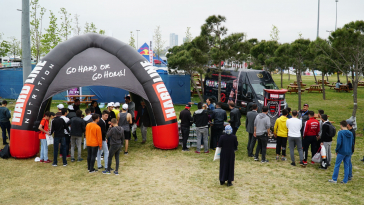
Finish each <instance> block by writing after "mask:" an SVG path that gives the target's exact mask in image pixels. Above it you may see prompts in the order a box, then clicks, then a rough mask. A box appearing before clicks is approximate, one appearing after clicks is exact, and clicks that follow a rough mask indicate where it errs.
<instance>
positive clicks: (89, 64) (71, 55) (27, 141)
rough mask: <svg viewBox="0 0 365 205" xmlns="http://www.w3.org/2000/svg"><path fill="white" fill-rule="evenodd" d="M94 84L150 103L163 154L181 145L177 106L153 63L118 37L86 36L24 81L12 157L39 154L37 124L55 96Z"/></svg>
mask: <svg viewBox="0 0 365 205" xmlns="http://www.w3.org/2000/svg"><path fill="white" fill-rule="evenodd" d="M89 85H102V86H110V87H117V88H121V89H125V90H128V91H130V92H132V93H134V94H137V95H139V96H141V97H142V98H144V99H145V100H147V101H148V107H149V108H150V109H149V112H150V116H151V117H152V118H153V119H152V120H151V121H152V135H153V143H154V145H155V146H156V147H157V148H160V149H173V148H176V147H177V146H178V142H179V137H178V127H177V120H176V115H175V110H174V107H173V103H172V100H171V97H170V95H169V93H168V91H167V89H166V87H165V85H164V83H163V81H162V79H161V77H160V76H159V74H158V73H156V71H155V70H154V69H153V67H152V66H151V64H150V63H149V62H148V61H146V59H145V58H144V57H142V56H141V55H140V54H139V53H138V52H137V51H136V50H135V49H133V48H132V47H131V46H129V45H127V44H125V43H123V42H121V41H119V40H117V39H115V38H112V37H108V36H104V35H99V34H85V35H82V36H77V37H73V38H71V39H69V40H67V41H65V42H63V43H61V44H59V45H57V46H56V47H55V48H54V49H53V50H52V51H51V52H50V53H48V54H47V55H46V56H45V57H44V58H43V59H42V60H41V61H40V62H39V63H38V64H37V66H36V67H35V68H34V69H33V71H32V72H31V74H30V75H29V76H28V78H27V80H26V81H25V84H24V86H23V88H22V91H21V93H20V95H19V97H18V100H17V102H16V105H15V110H14V114H13V119H12V127H11V136H12V137H11V147H10V152H11V154H12V156H15V157H17V158H28V157H32V156H34V155H36V154H37V153H38V152H39V140H38V133H37V132H35V131H34V123H35V122H36V121H37V120H39V119H40V118H42V116H43V113H44V111H45V109H46V107H47V106H48V105H49V102H50V99H51V97H52V96H53V95H55V94H57V93H59V92H62V91H64V90H67V89H69V88H73V87H81V86H89Z"/></svg>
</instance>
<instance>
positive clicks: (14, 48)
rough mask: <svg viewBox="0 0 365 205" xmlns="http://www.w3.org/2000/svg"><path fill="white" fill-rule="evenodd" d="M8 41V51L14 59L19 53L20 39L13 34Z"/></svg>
mask: <svg viewBox="0 0 365 205" xmlns="http://www.w3.org/2000/svg"><path fill="white" fill-rule="evenodd" d="M9 39H10V42H9V45H10V48H9V52H10V53H11V54H13V58H14V59H15V57H16V56H19V55H20V51H21V49H20V41H18V40H17V39H16V38H15V37H14V36H11V37H9Z"/></svg>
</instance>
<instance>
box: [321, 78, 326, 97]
mask: <svg viewBox="0 0 365 205" xmlns="http://www.w3.org/2000/svg"><path fill="white" fill-rule="evenodd" d="M322 94H323V100H326V90H325V89H324V72H322Z"/></svg>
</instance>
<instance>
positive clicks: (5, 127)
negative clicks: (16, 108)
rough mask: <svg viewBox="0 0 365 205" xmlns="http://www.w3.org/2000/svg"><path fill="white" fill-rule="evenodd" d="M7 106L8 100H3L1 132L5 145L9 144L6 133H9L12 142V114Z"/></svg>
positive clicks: (0, 118)
mask: <svg viewBox="0 0 365 205" xmlns="http://www.w3.org/2000/svg"><path fill="white" fill-rule="evenodd" d="M7 105H8V102H7V101H6V100H3V101H2V102H1V106H0V127H1V131H2V137H3V145H7V144H8V143H7V142H6V139H7V137H6V131H8V135H9V141H10V127H11V125H10V118H11V113H10V110H9V109H8V108H7V107H6V106H7Z"/></svg>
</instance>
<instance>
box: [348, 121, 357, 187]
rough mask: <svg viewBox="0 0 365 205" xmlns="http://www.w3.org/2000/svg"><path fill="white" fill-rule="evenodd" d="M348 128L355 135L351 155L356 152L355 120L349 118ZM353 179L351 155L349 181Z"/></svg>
mask: <svg viewBox="0 0 365 205" xmlns="http://www.w3.org/2000/svg"><path fill="white" fill-rule="evenodd" d="M346 122H347V129H348V130H349V131H350V132H351V133H352V135H353V137H354V144H353V145H352V154H351V156H352V155H353V154H354V152H355V141H356V133H355V130H354V128H353V126H354V121H353V120H351V119H347V120H346ZM350 180H352V162H351V157H350V164H349V181H350Z"/></svg>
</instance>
